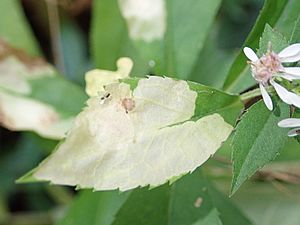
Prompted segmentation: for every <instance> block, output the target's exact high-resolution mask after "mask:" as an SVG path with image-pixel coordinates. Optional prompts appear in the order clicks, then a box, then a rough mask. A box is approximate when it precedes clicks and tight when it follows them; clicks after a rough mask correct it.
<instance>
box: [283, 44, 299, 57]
mask: <svg viewBox="0 0 300 225" xmlns="http://www.w3.org/2000/svg"><path fill="white" fill-rule="evenodd" d="M299 53H300V43H297V44H293V45H290V46H288V47H286V48H285V49H283V50H282V51H281V52H279V54H278V56H279V57H280V58H290V57H293V56H295V55H298V54H299Z"/></svg>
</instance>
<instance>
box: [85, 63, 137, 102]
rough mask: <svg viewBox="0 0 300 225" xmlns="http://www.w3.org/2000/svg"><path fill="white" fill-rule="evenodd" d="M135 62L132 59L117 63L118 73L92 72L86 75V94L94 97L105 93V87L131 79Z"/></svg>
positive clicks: (97, 70) (106, 71)
mask: <svg viewBox="0 0 300 225" xmlns="http://www.w3.org/2000/svg"><path fill="white" fill-rule="evenodd" d="M132 66H133V62H132V60H131V59H130V58H125V57H124V58H120V59H119V60H118V61H117V68H118V69H117V71H109V70H99V69H95V70H91V71H89V72H87V73H86V74H85V81H86V88H85V91H86V93H87V94H88V95H89V96H90V97H92V96H97V95H98V94H99V92H103V91H104V86H105V85H108V84H111V83H118V80H119V79H124V78H127V77H129V73H130V71H131V69H132Z"/></svg>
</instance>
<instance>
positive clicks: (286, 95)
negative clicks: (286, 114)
mask: <svg viewBox="0 0 300 225" xmlns="http://www.w3.org/2000/svg"><path fill="white" fill-rule="evenodd" d="M270 83H271V84H272V86H273V87H274V88H275V91H276V92H277V94H278V96H279V97H280V98H281V100H282V101H284V102H285V103H287V104H289V105H291V104H292V102H291V100H290V92H289V91H288V90H287V89H285V88H284V87H282V86H281V85H279V84H277V83H276V82H274V81H273V80H271V81H270Z"/></svg>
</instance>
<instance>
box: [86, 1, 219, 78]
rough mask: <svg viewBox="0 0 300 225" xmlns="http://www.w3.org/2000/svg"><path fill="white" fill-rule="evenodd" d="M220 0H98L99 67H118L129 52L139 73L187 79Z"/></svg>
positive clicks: (96, 50)
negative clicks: (117, 61) (119, 62)
mask: <svg viewBox="0 0 300 225" xmlns="http://www.w3.org/2000/svg"><path fill="white" fill-rule="evenodd" d="M220 2H221V1H220V0H212V1H205V0H198V1H194V0H188V1H184V2H183V1H181V0H156V1H149V0H145V1H133V0H119V1H107V0H97V1H95V2H94V11H93V23H92V35H91V40H92V52H93V55H94V59H95V63H96V66H97V67H101V68H104V69H114V62H115V61H116V60H117V59H118V58H119V57H124V56H129V57H131V58H132V59H133V61H134V64H135V66H134V69H133V74H149V73H151V74H164V75H165V74H168V75H169V76H177V77H178V76H179V75H181V76H180V77H181V78H184V79H185V78H187V77H188V76H189V74H190V73H191V72H192V68H193V67H194V66H195V64H196V62H197V58H198V55H199V53H200V51H201V49H202V47H203V45H204V41H205V39H206V37H207V34H208V31H209V28H210V27H211V25H212V22H213V19H214V17H215V15H216V13H217V10H218V8H219V5H220ZM149 8H151V9H152V10H148V9H149ZM187 14H188V15H189V16H186V15H187ZM112 21H113V23H112ZM187 24H188V26H187ZM195 27H197V29H195ZM112 37H113V38H112Z"/></svg>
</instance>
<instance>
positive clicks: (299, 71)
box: [284, 67, 300, 78]
mask: <svg viewBox="0 0 300 225" xmlns="http://www.w3.org/2000/svg"><path fill="white" fill-rule="evenodd" d="M284 72H285V73H287V74H290V75H298V76H299V78H300V67H284Z"/></svg>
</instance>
